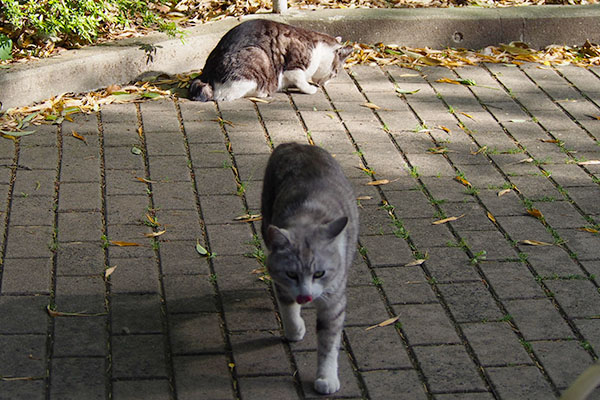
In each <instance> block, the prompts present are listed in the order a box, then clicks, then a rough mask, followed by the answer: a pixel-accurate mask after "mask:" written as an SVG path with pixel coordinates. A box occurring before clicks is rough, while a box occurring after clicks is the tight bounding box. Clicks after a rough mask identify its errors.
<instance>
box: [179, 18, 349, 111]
mask: <svg viewBox="0 0 600 400" xmlns="http://www.w3.org/2000/svg"><path fill="white" fill-rule="evenodd" d="M340 41H341V38H339V37H338V38H334V37H331V36H329V35H326V34H323V33H318V32H313V31H309V30H306V29H302V28H297V27H294V26H291V25H286V24H282V23H279V22H274V21H268V20H262V19H257V20H250V21H246V22H243V23H241V24H239V25H238V26H236V27H234V28H233V29H231V30H230V31H229V32H227V33H226V34H225V36H223V38H221V40H220V41H219V43H218V44H217V46H216V47H215V48H214V49H213V50H212V51H211V53H210V54H209V56H208V58H207V60H206V64H205V65H204V69H203V70H202V75H200V77H199V78H196V79H194V80H193V81H192V83H191V85H190V97H191V98H192V99H193V100H199V101H211V100H217V101H223V100H225V101H228V100H235V99H238V98H240V97H244V96H255V97H267V96H270V95H272V94H273V93H275V92H276V91H278V90H282V89H285V88H287V87H290V86H295V87H297V88H298V89H300V90H301V91H302V92H303V93H307V94H314V93H316V92H317V87H316V86H314V85H312V84H310V83H309V81H312V82H314V83H315V84H317V85H323V84H325V83H326V82H327V81H328V80H330V79H331V78H333V77H335V76H336V75H337V73H338V71H339V69H340V68H341V67H342V65H343V64H344V60H345V59H346V57H348V55H349V54H350V53H351V52H352V47H349V46H343V45H342V44H340Z"/></svg>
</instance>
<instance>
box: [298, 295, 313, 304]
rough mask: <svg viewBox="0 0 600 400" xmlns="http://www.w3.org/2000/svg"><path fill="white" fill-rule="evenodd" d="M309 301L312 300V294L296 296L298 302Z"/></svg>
mask: <svg viewBox="0 0 600 400" xmlns="http://www.w3.org/2000/svg"><path fill="white" fill-rule="evenodd" d="M309 301H312V297H310V296H303V295H301V294H300V295H298V297H296V302H297V303H298V304H304V303H308V302H309Z"/></svg>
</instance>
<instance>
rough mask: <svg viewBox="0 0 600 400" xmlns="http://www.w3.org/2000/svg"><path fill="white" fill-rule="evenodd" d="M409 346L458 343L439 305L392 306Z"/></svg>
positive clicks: (448, 320)
mask: <svg viewBox="0 0 600 400" xmlns="http://www.w3.org/2000/svg"><path fill="white" fill-rule="evenodd" d="M394 309H395V310H396V312H397V314H398V315H399V316H400V320H399V321H400V323H401V324H402V330H403V331H404V332H405V334H406V337H407V340H408V343H409V344H410V345H411V346H414V345H420V344H421V345H422V344H443V343H460V339H459V337H458V335H457V333H456V330H455V328H454V326H453V325H452V322H451V320H450V319H449V318H448V316H447V315H446V313H445V312H444V309H443V308H442V307H441V306H440V305H439V304H411V305H398V306H394Z"/></svg>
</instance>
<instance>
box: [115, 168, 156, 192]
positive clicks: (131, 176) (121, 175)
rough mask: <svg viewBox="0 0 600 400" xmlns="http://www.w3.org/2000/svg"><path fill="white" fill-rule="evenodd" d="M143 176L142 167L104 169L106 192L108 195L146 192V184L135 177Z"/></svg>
mask: <svg viewBox="0 0 600 400" xmlns="http://www.w3.org/2000/svg"><path fill="white" fill-rule="evenodd" d="M143 176H145V172H144V169H143V167H139V168H127V169H108V168H107V169H106V170H105V180H106V193H107V195H108V196H109V197H112V196H113V195H124V194H129V195H132V194H137V195H143V194H146V189H147V188H148V186H147V185H146V184H144V183H142V182H140V181H139V180H138V179H136V178H141V177H143Z"/></svg>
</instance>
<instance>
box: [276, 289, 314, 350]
mask: <svg viewBox="0 0 600 400" xmlns="http://www.w3.org/2000/svg"><path fill="white" fill-rule="evenodd" d="M273 288H274V291H275V298H276V299H277V304H278V305H279V312H280V313H281V323H282V324H283V334H284V335H285V338H286V339H287V340H289V341H291V342H297V341H299V340H302V339H303V338H304V334H305V333H306V325H305V324H304V320H303V319H302V316H301V315H300V310H301V308H302V307H301V306H300V304H298V303H296V302H295V301H293V300H292V301H290V300H289V299H286V298H284V297H282V296H280V295H279V294H278V291H277V286H273Z"/></svg>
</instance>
